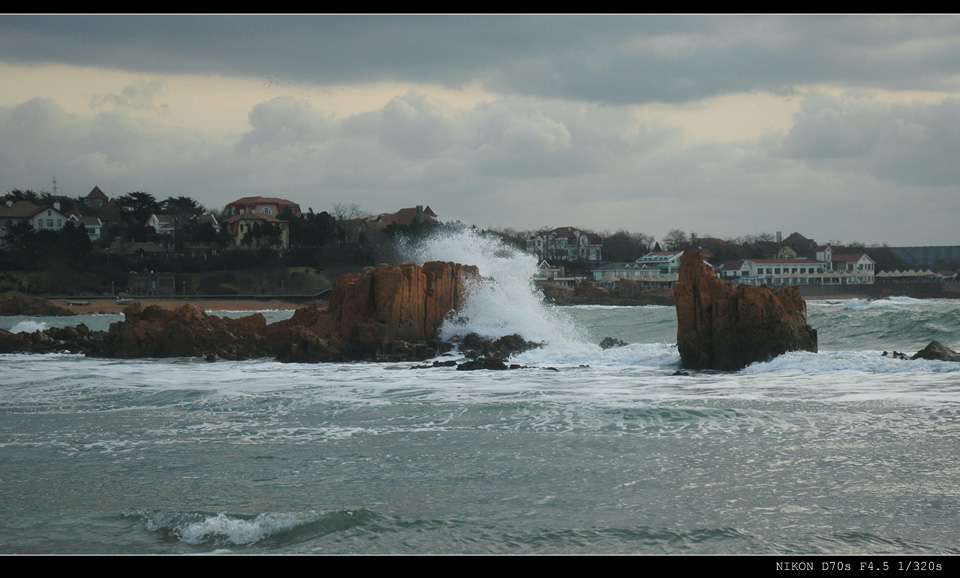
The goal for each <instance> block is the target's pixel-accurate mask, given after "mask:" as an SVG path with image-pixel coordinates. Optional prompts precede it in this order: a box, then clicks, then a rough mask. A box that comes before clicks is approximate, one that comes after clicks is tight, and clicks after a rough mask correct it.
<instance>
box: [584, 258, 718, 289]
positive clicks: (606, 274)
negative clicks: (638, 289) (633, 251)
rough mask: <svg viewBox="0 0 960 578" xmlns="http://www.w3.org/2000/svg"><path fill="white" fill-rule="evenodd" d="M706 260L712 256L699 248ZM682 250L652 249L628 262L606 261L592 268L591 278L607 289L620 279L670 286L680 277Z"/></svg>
mask: <svg viewBox="0 0 960 578" xmlns="http://www.w3.org/2000/svg"><path fill="white" fill-rule="evenodd" d="M701 256H703V257H704V261H706V258H707V256H712V254H711V253H710V252H709V251H705V250H701ZM682 259H683V251H654V252H651V253H647V254H646V255H644V256H643V257H640V258H639V259H637V260H636V261H633V262H628V263H622V262H621V263H617V262H613V263H607V264H606V265H603V266H602V267H597V268H596V269H593V270H592V271H591V273H592V274H593V280H594V282H595V283H597V284H598V285H601V286H603V287H607V288H608V289H614V288H616V285H617V284H618V283H619V280H620V279H624V278H626V279H633V280H634V281H637V282H638V283H640V284H641V285H642V286H643V287H644V288H646V289H653V288H657V287H672V286H673V284H674V283H676V282H677V281H678V280H679V278H680V263H681V261H682Z"/></svg>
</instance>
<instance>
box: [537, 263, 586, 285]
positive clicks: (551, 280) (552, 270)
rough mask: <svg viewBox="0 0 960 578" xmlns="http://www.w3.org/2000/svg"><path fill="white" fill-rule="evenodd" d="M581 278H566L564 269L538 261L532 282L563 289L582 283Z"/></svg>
mask: <svg viewBox="0 0 960 578" xmlns="http://www.w3.org/2000/svg"><path fill="white" fill-rule="evenodd" d="M583 279H584V278H583V277H568V276H567V275H566V272H565V271H564V267H563V266H562V265H561V266H559V267H554V266H552V265H550V263H547V262H546V261H540V264H539V265H537V271H536V273H534V274H533V282H534V283H540V284H548V285H560V286H563V287H573V286H574V285H576V284H577V283H578V282H580V281H582V280H583Z"/></svg>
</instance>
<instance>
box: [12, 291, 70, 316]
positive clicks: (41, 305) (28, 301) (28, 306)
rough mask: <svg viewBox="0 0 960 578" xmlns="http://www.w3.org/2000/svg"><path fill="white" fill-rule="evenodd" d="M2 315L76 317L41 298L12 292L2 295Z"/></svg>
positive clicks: (67, 310)
mask: <svg viewBox="0 0 960 578" xmlns="http://www.w3.org/2000/svg"><path fill="white" fill-rule="evenodd" d="M0 315H31V316H39V317H47V316H50V317H54V316H63V315H74V312H73V311H70V310H69V309H66V308H64V307H60V306H59V305H54V304H53V303H50V302H49V301H47V300H46V299H43V298H41V297H36V296H34V295H27V294H26V293H18V292H16V291H10V292H7V293H3V294H0Z"/></svg>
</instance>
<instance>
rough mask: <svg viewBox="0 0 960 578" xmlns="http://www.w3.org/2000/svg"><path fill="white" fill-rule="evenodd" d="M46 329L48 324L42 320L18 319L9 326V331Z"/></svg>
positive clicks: (20, 331) (22, 331) (31, 331)
mask: <svg viewBox="0 0 960 578" xmlns="http://www.w3.org/2000/svg"><path fill="white" fill-rule="evenodd" d="M46 329H48V326H47V324H46V323H44V322H43V321H20V322H19V323H17V324H16V325H14V326H13V327H11V328H10V333H36V332H37V331H44V330H46Z"/></svg>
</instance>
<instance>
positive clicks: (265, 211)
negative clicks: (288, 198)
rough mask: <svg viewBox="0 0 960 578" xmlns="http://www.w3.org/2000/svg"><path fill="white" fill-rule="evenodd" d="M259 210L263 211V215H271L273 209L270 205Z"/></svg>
mask: <svg viewBox="0 0 960 578" xmlns="http://www.w3.org/2000/svg"><path fill="white" fill-rule="evenodd" d="M260 212H261V213H263V214H264V215H272V214H273V211H272V210H271V209H270V207H264V208H263V209H262V210H261V211H260Z"/></svg>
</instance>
